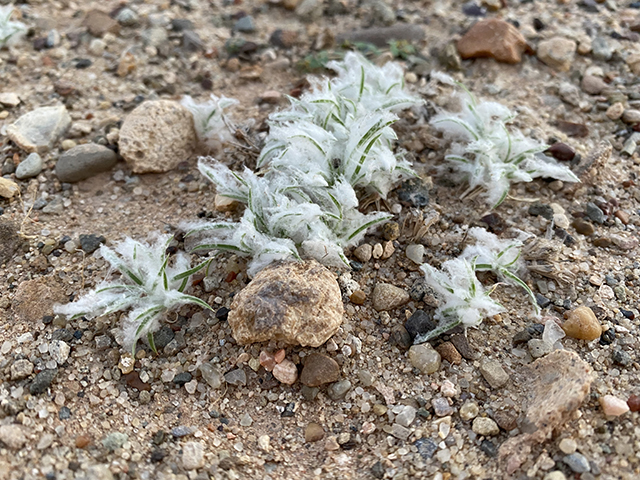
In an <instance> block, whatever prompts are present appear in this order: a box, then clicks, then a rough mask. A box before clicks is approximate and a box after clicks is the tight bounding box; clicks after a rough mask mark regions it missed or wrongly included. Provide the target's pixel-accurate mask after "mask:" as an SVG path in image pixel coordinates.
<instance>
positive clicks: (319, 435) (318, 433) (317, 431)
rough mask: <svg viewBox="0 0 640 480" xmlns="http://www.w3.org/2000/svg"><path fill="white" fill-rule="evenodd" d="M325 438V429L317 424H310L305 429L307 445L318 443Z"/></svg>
mask: <svg viewBox="0 0 640 480" xmlns="http://www.w3.org/2000/svg"><path fill="white" fill-rule="evenodd" d="M323 438H324V428H322V425H319V424H317V423H310V424H309V425H307V427H306V428H305V429H304V441H305V442H307V443H313V442H318V441H320V440H322V439H323Z"/></svg>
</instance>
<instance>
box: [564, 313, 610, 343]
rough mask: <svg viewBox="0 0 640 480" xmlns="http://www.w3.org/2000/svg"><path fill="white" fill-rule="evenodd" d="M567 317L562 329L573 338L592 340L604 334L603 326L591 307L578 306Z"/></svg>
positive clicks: (566, 314)
mask: <svg viewBox="0 0 640 480" xmlns="http://www.w3.org/2000/svg"><path fill="white" fill-rule="evenodd" d="M565 317H566V320H565V322H564V323H563V324H562V329H563V330H564V332H565V333H566V334H567V336H569V337H571V338H577V339H578V340H586V341H588V342H590V341H592V340H595V339H596V338H598V337H600V335H602V326H601V325H600V322H599V321H598V319H597V318H596V316H595V314H594V313H593V310H591V309H590V308H589V307H578V308H576V309H575V310H572V311H570V312H567V313H565Z"/></svg>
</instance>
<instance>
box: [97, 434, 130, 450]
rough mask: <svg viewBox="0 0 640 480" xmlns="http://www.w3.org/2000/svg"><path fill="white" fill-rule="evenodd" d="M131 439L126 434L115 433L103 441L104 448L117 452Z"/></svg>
mask: <svg viewBox="0 0 640 480" xmlns="http://www.w3.org/2000/svg"><path fill="white" fill-rule="evenodd" d="M127 440H129V437H128V436H127V435H126V434H125V433H120V432H113V433H110V434H109V435H107V436H106V437H104V438H103V439H102V446H103V447H104V448H106V449H107V450H111V451H114V450H117V449H118V448H121V447H122V446H123V445H124V444H125V442H126V441H127Z"/></svg>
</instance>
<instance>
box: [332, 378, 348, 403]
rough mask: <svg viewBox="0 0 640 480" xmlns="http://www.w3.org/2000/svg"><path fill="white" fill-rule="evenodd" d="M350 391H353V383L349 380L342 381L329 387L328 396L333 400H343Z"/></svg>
mask: <svg viewBox="0 0 640 480" xmlns="http://www.w3.org/2000/svg"><path fill="white" fill-rule="evenodd" d="M349 390H351V382H350V381H349V380H340V381H339V382H335V383H332V384H331V385H329V387H328V388H327V395H329V398H331V399H332V400H342V399H343V398H344V397H345V395H346V394H347V392H348V391H349Z"/></svg>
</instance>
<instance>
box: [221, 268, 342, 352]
mask: <svg viewBox="0 0 640 480" xmlns="http://www.w3.org/2000/svg"><path fill="white" fill-rule="evenodd" d="M343 314H344V307H343V305H342V295H341V293H340V287H339V286H338V282H337V281H336V278H335V276H334V275H333V274H332V273H331V272H330V271H329V270H327V269H326V268H325V267H323V266H322V265H320V264H319V263H318V262H315V261H311V262H299V263H298V262H290V263H281V264H279V265H275V266H272V267H267V268H265V269H264V270H262V271H261V272H260V273H258V274H257V275H256V276H255V278H254V279H253V281H252V282H251V283H250V284H249V285H247V287H246V288H245V289H244V290H242V291H241V292H240V293H238V294H237V295H236V296H235V297H234V299H233V303H232V304H231V311H230V312H229V325H230V326H231V330H232V331H233V336H234V338H235V339H236V341H237V342H238V343H239V344H241V345H246V344H248V343H256V342H268V341H270V340H276V341H284V342H285V343H287V344H290V345H302V346H310V347H319V346H320V345H322V344H323V343H324V342H326V341H327V340H328V339H329V338H330V337H331V336H332V335H333V334H334V333H335V332H336V330H337V329H338V327H340V324H342V316H343Z"/></svg>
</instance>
